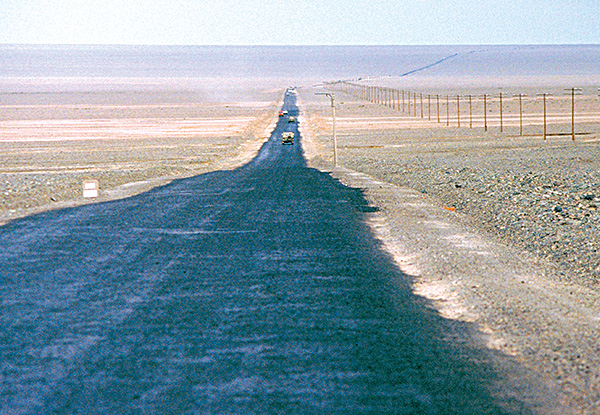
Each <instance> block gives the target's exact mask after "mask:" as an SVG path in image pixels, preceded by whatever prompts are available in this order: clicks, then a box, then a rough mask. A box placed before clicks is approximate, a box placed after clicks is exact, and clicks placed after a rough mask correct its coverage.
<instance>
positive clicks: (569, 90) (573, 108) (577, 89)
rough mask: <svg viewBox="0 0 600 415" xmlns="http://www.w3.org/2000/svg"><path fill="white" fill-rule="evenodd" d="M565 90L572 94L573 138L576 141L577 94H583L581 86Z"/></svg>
mask: <svg viewBox="0 0 600 415" xmlns="http://www.w3.org/2000/svg"><path fill="white" fill-rule="evenodd" d="M565 91H568V92H570V95H571V139H572V140H573V141H575V94H577V95H580V94H581V88H568V89H565Z"/></svg>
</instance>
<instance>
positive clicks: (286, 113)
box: [279, 110, 288, 117]
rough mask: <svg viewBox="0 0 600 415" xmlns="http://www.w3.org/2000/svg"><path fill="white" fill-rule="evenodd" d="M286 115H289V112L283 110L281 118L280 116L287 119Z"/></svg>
mask: <svg viewBox="0 0 600 415" xmlns="http://www.w3.org/2000/svg"><path fill="white" fill-rule="evenodd" d="M286 115H288V112H287V111H285V110H281V111H279V116H280V117H285V116H286Z"/></svg>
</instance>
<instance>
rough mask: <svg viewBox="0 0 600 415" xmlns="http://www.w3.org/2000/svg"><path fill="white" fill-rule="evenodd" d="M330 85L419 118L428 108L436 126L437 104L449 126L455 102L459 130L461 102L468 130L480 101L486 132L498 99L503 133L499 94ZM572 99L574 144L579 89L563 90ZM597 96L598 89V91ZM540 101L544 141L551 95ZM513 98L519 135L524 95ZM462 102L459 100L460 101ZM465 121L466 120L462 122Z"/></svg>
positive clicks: (342, 84)
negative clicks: (490, 109)
mask: <svg viewBox="0 0 600 415" xmlns="http://www.w3.org/2000/svg"><path fill="white" fill-rule="evenodd" d="M329 86H331V87H333V88H336V89H338V90H341V91H342V92H344V93H347V94H351V95H354V96H356V97H357V98H359V99H362V100H365V101H369V102H373V103H377V104H381V105H385V106H388V107H390V108H395V109H398V110H399V111H402V112H404V113H408V114H409V115H413V116H415V117H418V116H420V118H422V119H424V118H425V108H427V119H428V120H429V121H432V117H434V118H435V119H436V121H437V122H438V123H441V122H442V117H443V114H441V111H440V102H441V101H442V102H443V101H445V104H446V105H445V107H446V114H445V122H446V125H447V126H450V102H451V100H453V101H455V102H456V126H457V127H461V126H462V125H464V123H463V124H461V111H460V108H461V102H466V103H468V108H469V117H468V125H469V128H473V99H481V100H482V102H483V128H484V130H485V131H488V128H489V125H488V104H489V103H490V100H491V99H492V98H496V97H497V98H499V113H500V114H499V115H500V125H499V127H500V132H501V133H502V132H504V100H505V99H506V98H507V95H506V94H503V93H502V92H500V93H499V94H498V95H496V96H492V95H490V94H483V95H479V96H477V95H462V96H461V95H452V96H451V95H439V94H436V95H433V94H422V93H416V92H411V91H405V90H398V89H393V88H388V87H381V86H370V85H361V84H357V83H353V82H348V81H338V82H335V83H331V84H329ZM565 91H566V92H567V93H568V95H570V97H571V138H572V140H573V141H575V96H576V95H580V94H581V88H568V89H566V90H565ZM598 93H599V95H600V88H599V89H598ZM538 96H539V97H541V99H542V101H543V138H544V140H546V137H547V134H548V129H547V111H546V101H547V100H548V98H549V97H550V96H551V94H547V93H543V94H538ZM512 97H513V98H518V101H519V135H521V136H522V135H523V98H525V97H527V95H526V94H515V95H513V96H512ZM461 99H462V101H461ZM432 105H433V107H434V108H435V109H436V111H435V115H432V113H433V112H432ZM465 122H466V121H465Z"/></svg>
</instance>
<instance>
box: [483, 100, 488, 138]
mask: <svg viewBox="0 0 600 415" xmlns="http://www.w3.org/2000/svg"><path fill="white" fill-rule="evenodd" d="M483 130H484V131H487V130H488V125H487V94H483Z"/></svg>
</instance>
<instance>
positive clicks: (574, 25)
mask: <svg viewBox="0 0 600 415" xmlns="http://www.w3.org/2000/svg"><path fill="white" fill-rule="evenodd" d="M599 21H600V0H506V1H502V0H372V1H357V0H306V1H302V0H296V1H292V0H237V1H230V0H1V4H0V43H59V44H65V43H67V44H69V43H75V44H149V45H429V44H554V43H558V44H565V43H567V44H568V43H576V44H580V43H593V44H598V43H600V29H599V25H598V24H599V23H598V22H599Z"/></svg>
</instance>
